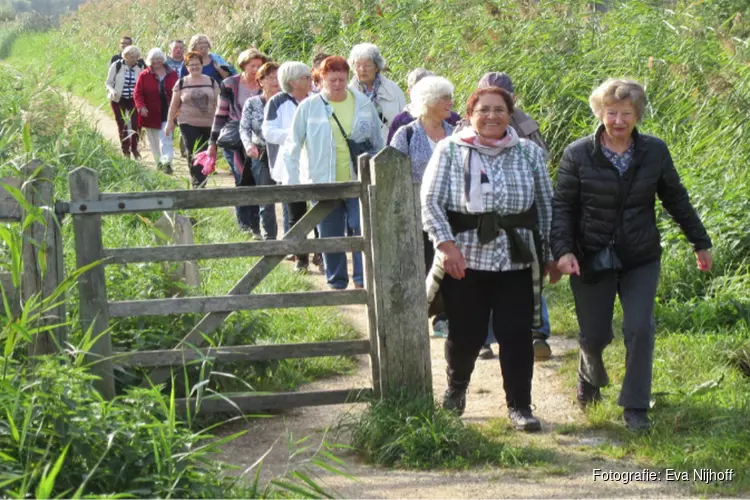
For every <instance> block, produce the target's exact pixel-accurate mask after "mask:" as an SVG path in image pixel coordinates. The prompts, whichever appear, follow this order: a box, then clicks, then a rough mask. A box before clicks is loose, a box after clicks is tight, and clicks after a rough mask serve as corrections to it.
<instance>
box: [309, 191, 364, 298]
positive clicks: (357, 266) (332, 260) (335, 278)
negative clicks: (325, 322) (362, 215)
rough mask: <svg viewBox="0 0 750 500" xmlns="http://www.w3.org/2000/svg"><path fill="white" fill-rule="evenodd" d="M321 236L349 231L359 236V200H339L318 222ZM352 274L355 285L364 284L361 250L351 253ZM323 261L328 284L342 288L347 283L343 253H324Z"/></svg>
mask: <svg viewBox="0 0 750 500" xmlns="http://www.w3.org/2000/svg"><path fill="white" fill-rule="evenodd" d="M318 232H319V233H320V237H321V238H341V237H344V236H347V235H348V234H349V233H351V234H352V235H353V236H360V235H361V234H362V230H361V228H360V225H359V200H358V199H357V198H347V199H346V200H344V201H342V202H340V203H339V204H338V205H337V206H336V208H334V209H333V211H332V212H331V213H330V214H328V217H326V218H325V219H323V221H322V222H321V223H320V224H318ZM352 261H353V264H354V266H353V267H354V275H353V276H352V279H353V280H354V283H355V284H357V285H363V284H364V278H363V274H362V252H354V253H352ZM323 263H324V264H325V268H326V279H327V280H328V286H330V287H331V288H335V289H338V290H343V289H344V288H346V287H347V286H348V285H349V271H348V269H347V267H346V266H347V260H346V254H345V253H343V252H342V253H324V254H323Z"/></svg>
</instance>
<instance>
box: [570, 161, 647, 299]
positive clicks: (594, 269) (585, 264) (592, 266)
mask: <svg viewBox="0 0 750 500" xmlns="http://www.w3.org/2000/svg"><path fill="white" fill-rule="evenodd" d="M634 178H635V170H633V172H632V175H631V177H630V181H629V182H628V186H627V188H626V189H625V192H624V193H623V196H622V203H620V208H619V210H618V211H617V219H615V229H614V231H613V232H612V237H611V238H610V239H609V243H608V244H607V246H606V247H604V248H602V249H601V250H598V251H596V252H594V253H592V254H589V255H584V256H583V260H582V262H581V281H582V282H583V283H585V284H587V285H593V284H595V283H598V282H600V281H601V280H602V279H603V278H604V277H606V276H608V275H610V274H611V273H614V272H617V271H620V270H621V269H622V261H621V260H620V257H619V256H618V255H617V251H616V250H615V235H616V234H617V229H618V228H619V226H620V223H621V222H622V213H623V212H624V211H625V202H626V200H627V199H628V193H629V192H630V186H631V185H632V184H633V179H634Z"/></svg>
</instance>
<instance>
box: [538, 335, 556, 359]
mask: <svg viewBox="0 0 750 500" xmlns="http://www.w3.org/2000/svg"><path fill="white" fill-rule="evenodd" d="M551 357H552V349H550V346H549V344H548V343H547V341H546V340H544V339H534V360H535V361H546V360H548V359H549V358H551Z"/></svg>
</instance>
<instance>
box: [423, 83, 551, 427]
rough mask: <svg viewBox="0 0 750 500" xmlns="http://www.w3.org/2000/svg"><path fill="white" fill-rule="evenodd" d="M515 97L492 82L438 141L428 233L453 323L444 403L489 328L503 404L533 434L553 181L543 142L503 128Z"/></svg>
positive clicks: (460, 389) (428, 188) (461, 401)
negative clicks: (460, 125) (455, 128)
mask: <svg viewBox="0 0 750 500" xmlns="http://www.w3.org/2000/svg"><path fill="white" fill-rule="evenodd" d="M512 113H513V98H512V96H511V95H510V94H509V93H508V92H507V91H506V90H504V89H500V88H497V87H490V88H482V89H478V90H476V91H475V92H474V93H473V94H472V95H471V97H470V98H469V101H468V103H467V105H466V115H467V119H468V120H469V121H470V123H471V127H470V128H466V129H464V130H462V131H461V132H459V133H457V134H453V135H451V136H448V137H447V138H445V139H443V140H442V141H440V142H439V143H438V145H437V147H436V148H435V152H434V154H433V155H432V158H431V159H430V162H429V163H428V164H427V168H426V170H425V173H424V177H423V179H422V191H421V198H422V220H423V226H424V230H425V231H426V232H427V233H428V235H429V236H430V240H432V242H433V243H434V245H435V248H436V249H437V250H439V251H440V253H442V255H443V260H442V267H443V268H444V270H445V273H446V274H445V277H444V278H443V280H442V283H441V286H440V291H441V293H442V296H443V302H444V305H445V312H446V314H447V315H448V322H449V324H450V329H449V330H448V340H447V341H446V343H445V358H446V361H447V363H448V369H447V372H448V389H447V390H446V392H445V397H444V399H443V407H444V408H446V409H450V410H455V411H457V412H458V413H459V414H461V413H463V411H464V408H465V406H466V390H467V388H468V386H469V381H470V380H471V374H472V372H473V371H474V363H475V362H476V359H477V356H478V354H479V350H480V348H481V347H482V344H484V340H485V338H486V336H487V323H488V322H489V318H490V313H492V326H493V328H494V330H495V334H496V336H497V340H498V342H499V344H500V368H501V370H502V374H503V388H504V389H505V402H506V404H507V406H508V412H509V416H510V419H511V422H512V424H513V426H514V427H515V428H516V429H519V430H523V431H538V430H540V429H541V424H540V423H539V420H537V419H536V418H535V417H534V416H533V415H532V413H531V379H532V375H533V371H534V348H533V344H532V342H533V340H532V336H531V331H532V326H539V325H540V324H541V285H542V279H543V276H544V273H545V268H546V270H547V271H548V272H549V273H550V280H551V281H552V282H554V281H557V280H558V279H559V278H560V272H559V271H558V270H557V267H556V265H555V262H554V261H553V260H552V254H551V252H550V249H549V244H548V242H549V231H550V222H551V220H552V202H551V199H552V183H551V182H550V178H549V174H548V173H547V167H546V165H545V162H544V152H543V151H542V148H540V147H539V146H537V145H536V144H534V143H533V142H531V141H529V140H527V139H519V137H518V134H517V133H516V131H515V130H513V127H511V126H509V123H510V117H511V114H512Z"/></svg>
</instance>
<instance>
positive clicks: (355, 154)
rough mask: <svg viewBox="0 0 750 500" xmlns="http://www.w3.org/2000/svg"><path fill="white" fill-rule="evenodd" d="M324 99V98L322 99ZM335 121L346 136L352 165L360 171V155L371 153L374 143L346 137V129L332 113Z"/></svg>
mask: <svg viewBox="0 0 750 500" xmlns="http://www.w3.org/2000/svg"><path fill="white" fill-rule="evenodd" d="M321 99H323V97H321ZM323 102H325V103H326V104H328V102H327V101H326V100H325V99H323ZM332 116H333V119H334V120H335V121H336V125H338V126H339V130H340V131H341V135H342V136H344V139H345V140H346V145H347V147H348V148H349V156H350V158H351V159H352V165H354V170H355V171H359V167H358V163H357V162H358V161H359V160H358V158H359V157H360V155H363V154H365V153H369V152H370V151H372V150H373V149H374V148H373V146H372V142H371V141H370V140H369V139H367V140H365V141H354V140H352V139H351V137H349V136H348V135H346V132H344V127H342V126H341V122H340V121H339V119H338V117H337V116H336V113H332Z"/></svg>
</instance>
